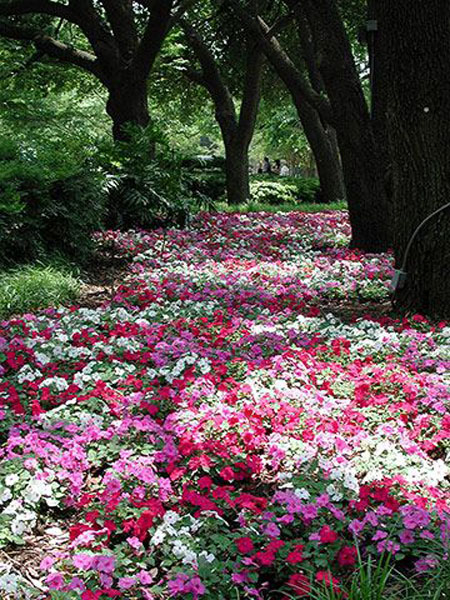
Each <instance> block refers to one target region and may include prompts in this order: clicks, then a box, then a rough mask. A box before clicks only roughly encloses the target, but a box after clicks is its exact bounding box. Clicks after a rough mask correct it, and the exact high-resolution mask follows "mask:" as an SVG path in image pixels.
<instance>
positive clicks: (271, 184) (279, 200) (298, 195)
mask: <svg viewBox="0 0 450 600" xmlns="http://www.w3.org/2000/svg"><path fill="white" fill-rule="evenodd" d="M250 197H251V201H252V202H258V203H263V204H275V205H277V204H290V203H292V204H294V203H300V202H317V201H320V183H319V181H318V180H317V179H313V178H303V177H302V178H301V177H277V176H270V175H260V176H256V177H252V180H251V183H250Z"/></svg>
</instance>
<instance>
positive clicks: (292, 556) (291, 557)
mask: <svg viewBox="0 0 450 600" xmlns="http://www.w3.org/2000/svg"><path fill="white" fill-rule="evenodd" d="M303 549H304V546H303V545H302V544H297V546H295V547H294V550H292V551H291V552H289V554H288V555H287V558H286V561H287V562H288V563H289V564H291V565H295V564H297V563H299V562H302V560H303Z"/></svg>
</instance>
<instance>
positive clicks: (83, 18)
mask: <svg viewBox="0 0 450 600" xmlns="http://www.w3.org/2000/svg"><path fill="white" fill-rule="evenodd" d="M69 7H70V9H71V10H72V12H73V13H74V14H75V15H76V18H77V21H76V24H77V25H78V26H79V27H80V29H81V31H82V32H83V33H84V35H85V36H86V37H87V39H88V41H89V43H90V44H91V46H92V49H93V50H94V52H95V54H96V55H97V57H98V59H99V60H100V62H101V63H102V68H103V69H104V71H105V73H106V72H112V73H114V72H115V71H116V70H117V68H118V59H119V49H118V45H117V43H116V40H115V39H114V36H113V35H112V34H111V33H110V32H109V31H108V29H107V27H106V26H105V24H104V23H103V22H102V19H101V17H100V15H99V14H98V13H97V11H96V10H95V8H94V5H93V3H92V0H69Z"/></svg>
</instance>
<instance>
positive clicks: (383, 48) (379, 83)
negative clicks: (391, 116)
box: [366, 0, 393, 221]
mask: <svg viewBox="0 0 450 600" xmlns="http://www.w3.org/2000/svg"><path fill="white" fill-rule="evenodd" d="M377 2H378V0H368V1H367V18H368V23H369V24H370V27H368V30H367V32H366V41H367V48H368V53H369V63H370V87H371V107H370V114H371V121H372V128H373V133H374V136H375V142H376V144H377V147H378V155H379V161H380V163H379V164H380V172H381V173H382V177H383V184H384V190H385V194H386V202H387V207H388V211H389V220H390V221H392V218H393V212H392V211H393V206H392V165H391V159H390V156H389V146H388V128H387V106H386V100H387V89H388V88H389V86H390V80H389V79H388V68H387V62H388V61H389V52H388V48H387V43H386V40H385V39H384V36H385V31H384V28H381V29H380V28H379V27H378V14H377Z"/></svg>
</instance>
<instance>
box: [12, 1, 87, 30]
mask: <svg viewBox="0 0 450 600" xmlns="http://www.w3.org/2000/svg"><path fill="white" fill-rule="evenodd" d="M31 13H40V14H44V15H51V16H54V17H61V18H62V19H66V20H67V21H71V22H73V23H76V24H78V21H77V19H76V16H75V14H74V13H73V12H72V10H71V8H70V7H69V6H67V5H64V4H59V3H58V2H51V1H50V0H2V1H1V2H0V16H4V17H12V16H16V15H17V16H19V15H27V14H31Z"/></svg>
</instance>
